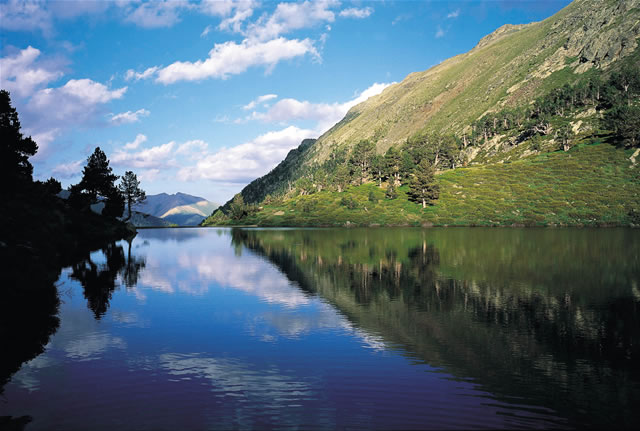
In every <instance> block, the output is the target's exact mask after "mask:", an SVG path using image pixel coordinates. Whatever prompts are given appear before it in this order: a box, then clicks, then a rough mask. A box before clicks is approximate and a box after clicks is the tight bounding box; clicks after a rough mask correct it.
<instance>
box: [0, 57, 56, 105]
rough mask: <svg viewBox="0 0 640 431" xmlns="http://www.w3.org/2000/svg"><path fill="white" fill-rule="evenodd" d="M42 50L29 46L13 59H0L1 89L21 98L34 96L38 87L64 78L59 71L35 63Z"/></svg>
mask: <svg viewBox="0 0 640 431" xmlns="http://www.w3.org/2000/svg"><path fill="white" fill-rule="evenodd" d="M39 56H40V50H39V49H36V48H33V47H32V46H28V47H27V48H25V49H23V50H21V51H20V52H19V53H17V54H16V55H15V56H13V57H9V56H7V57H3V58H0V87H2V88H4V89H6V90H9V91H10V92H11V93H14V94H17V95H18V96H20V97H27V96H30V95H31V94H33V92H34V90H35V89H36V88H37V87H40V86H43V85H46V84H47V83H49V82H51V81H54V80H56V79H58V78H59V77H61V76H62V72H61V71H59V70H49V69H47V68H44V67H41V66H36V65H35V64H34V63H35V62H36V59H37V58H38V57H39Z"/></svg>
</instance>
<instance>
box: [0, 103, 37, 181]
mask: <svg viewBox="0 0 640 431" xmlns="http://www.w3.org/2000/svg"><path fill="white" fill-rule="evenodd" d="M37 151H38V145H36V143H35V142H34V141H33V139H31V137H27V138H25V137H24V136H23V135H22V133H21V132H20V121H19V120H18V112H17V111H16V109H15V108H14V107H13V106H11V97H10V96H9V92H8V91H5V90H0V181H2V189H3V190H5V191H7V192H10V193H11V192H15V190H14V188H15V187H21V186H26V185H28V184H31V183H32V174H33V166H31V163H29V157H30V156H33V155H34V154H35V153H36V152H37Z"/></svg>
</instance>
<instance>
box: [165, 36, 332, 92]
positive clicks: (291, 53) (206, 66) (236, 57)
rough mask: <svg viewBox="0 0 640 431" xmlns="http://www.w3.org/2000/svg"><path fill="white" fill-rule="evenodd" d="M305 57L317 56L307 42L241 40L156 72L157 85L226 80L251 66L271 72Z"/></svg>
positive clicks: (214, 48)
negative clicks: (278, 65) (280, 65)
mask: <svg viewBox="0 0 640 431" xmlns="http://www.w3.org/2000/svg"><path fill="white" fill-rule="evenodd" d="M305 54H311V55H313V56H315V57H319V54H318V52H317V51H316V49H315V48H314V46H313V43H312V42H311V41H310V40H309V39H304V40H298V39H293V40H289V39H285V38H278V39H273V40H270V41H268V42H256V41H249V40H246V39H245V40H243V41H242V42H241V43H239V44H238V43H235V42H232V41H228V42H224V43H221V44H216V45H215V46H214V47H213V49H212V50H211V51H209V58H207V59H206V60H204V61H202V60H198V61H196V62H193V63H192V62H189V61H186V62H181V61H178V62H175V63H173V64H171V65H169V66H167V67H165V68H163V69H160V70H159V71H158V76H157V78H156V81H157V82H161V83H163V84H172V83H174V82H177V81H198V80H202V79H206V78H220V79H226V78H228V77H229V75H235V74H239V73H242V72H244V71H246V70H247V69H248V68H250V67H252V66H266V67H267V71H269V70H271V69H273V68H274V67H275V66H276V64H278V63H279V62H280V61H283V60H288V59H292V58H295V57H298V56H302V55H305Z"/></svg>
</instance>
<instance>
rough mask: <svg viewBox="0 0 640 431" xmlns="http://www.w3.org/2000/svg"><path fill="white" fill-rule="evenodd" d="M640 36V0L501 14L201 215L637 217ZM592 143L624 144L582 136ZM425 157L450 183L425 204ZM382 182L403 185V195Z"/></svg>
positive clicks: (452, 220)
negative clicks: (462, 47) (531, 16)
mask: <svg viewBox="0 0 640 431" xmlns="http://www.w3.org/2000/svg"><path fill="white" fill-rule="evenodd" d="M639 40H640V0H622V1H595V0H576V1H574V2H573V3H571V4H570V5H569V6H567V7H566V8H565V9H563V10H561V11H560V12H558V13H557V14H556V15H554V16H552V17H550V18H548V19H546V20H544V21H541V22H539V23H531V24H527V25H519V26H513V25H505V26H503V27H501V28H499V29H498V30H496V31H495V32H494V33H492V34H490V35H488V36H486V37H485V38H483V39H482V40H481V41H480V42H479V43H478V44H477V46H476V47H475V48H474V49H472V50H471V51H469V52H468V53H465V54H461V55H458V56H456V57H453V58H451V59H449V60H446V61H444V62H443V63H441V64H439V65H437V66H435V67H433V68H431V69H429V70H427V71H424V72H417V73H412V74H410V75H409V76H407V78H406V79H404V80H403V81H402V82H400V83H398V84H395V85H393V86H390V87H388V88H387V89H385V90H384V91H383V92H382V93H381V94H379V95H377V96H374V97H372V98H370V99H368V100H367V101H365V102H363V103H361V104H359V105H357V106H355V107H353V108H352V109H351V110H350V111H349V112H348V113H347V115H346V116H345V118H344V119H342V120H341V121H340V122H339V123H338V124H336V125H335V126H334V127H333V128H331V129H330V130H329V131H327V132H326V133H325V134H324V135H322V136H321V137H320V138H318V139H317V140H315V141H314V140H307V141H304V142H303V143H302V144H301V145H300V147H299V148H298V149H296V150H293V151H291V153H290V154H289V155H288V156H287V158H286V159H285V160H284V161H283V162H282V163H280V164H279V165H278V166H277V167H276V168H274V169H273V170H272V171H271V172H270V173H269V174H267V175H265V176H264V177H262V178H259V179H257V180H255V181H253V182H252V183H251V184H249V185H248V186H247V187H245V189H243V190H242V192H241V197H242V200H243V201H244V202H240V200H239V197H238V198H237V199H238V201H237V205H236V207H238V205H240V204H244V205H245V207H243V208H241V210H240V211H235V212H233V211H231V209H232V205H231V201H229V202H227V203H226V204H225V205H224V206H223V207H222V210H221V211H218V212H217V213H214V214H212V216H211V217H209V218H207V219H206V220H205V221H204V222H203V225H212V224H229V223H236V224H238V223H240V224H252V223H258V224H265V225H315V224H323V225H342V224H345V223H346V222H347V221H349V222H350V223H356V224H363V225H369V224H410V225H412V224H422V223H433V224H440V225H441V224H462V225H471V224H477V225H494V224H500V225H504V224H513V223H515V224H532V225H545V224H571V225H575V224H578V225H582V224H587V225H590V224H608V223H613V224H629V223H631V222H632V221H633V220H635V217H636V216H635V214H636V213H635V212H634V211H637V209H638V201H637V193H636V192H637V189H636V187H637V171H638V168H637V167H635V166H636V165H635V163H633V162H631V161H630V160H629V157H631V155H632V154H633V153H634V151H635V150H634V149H635V148H637V147H638V146H640V45H639V43H638V41H639ZM596 142H607V143H609V144H613V145H615V146H616V148H611V147H606V148H605V146H589V145H587V146H588V148H587V147H585V144H592V143H596ZM576 147H577V148H576ZM572 148H573V149H572ZM630 148H631V149H630ZM558 149H562V150H564V152H565V153H564V154H560V153H557V151H558ZM570 149H571V150H570ZM635 157H636V158H638V155H637V154H636V156H635ZM634 160H635V158H634ZM625 164H626V165H625ZM630 164H631V165H632V168H628V167H625V166H628V165H630ZM418 166H422V168H417V167H418ZM429 167H430V168H429ZM461 167H462V168H461ZM426 169H433V170H435V171H437V172H439V175H438V179H437V184H438V185H439V186H440V191H441V193H440V199H439V200H438V201H437V203H436V204H435V206H432V207H430V208H427V209H425V210H422V209H421V208H419V207H418V206H417V205H415V204H413V203H410V202H408V201H407V199H408V198H409V196H408V192H409V188H410V186H411V184H414V185H415V184H416V182H417V180H418V177H420V176H421V174H423V173H424V172H425V170H426ZM594 174H595V175H594ZM469 181H471V182H469ZM366 183H370V184H366ZM376 183H383V184H391V185H393V186H394V187H399V189H398V193H399V196H398V199H397V201H393V200H392V201H388V202H387V201H385V200H384V195H385V193H384V190H382V189H381V188H380V187H376V185H375V184H376ZM472 185H473V187H472ZM370 195H371V196H370ZM414 195H415V193H414ZM369 198H371V199H369ZM413 198H415V196H413ZM376 201H377V202H376ZM367 202H368V203H367ZM562 203H564V206H563V204H562ZM259 208H264V209H263V210H261V211H259ZM270 209H273V211H271V212H272V214H269V213H268V211H267V210H270ZM243 214H244V215H245V216H244V218H243V217H242V215H243ZM276 214H278V215H276ZM630 214H631V215H630ZM228 217H231V218H233V219H234V220H233V221H230V220H227V218H228Z"/></svg>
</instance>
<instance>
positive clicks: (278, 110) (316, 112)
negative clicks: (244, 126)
mask: <svg viewBox="0 0 640 431" xmlns="http://www.w3.org/2000/svg"><path fill="white" fill-rule="evenodd" d="M391 84H393V83H375V84H373V85H371V86H370V87H369V88H367V89H366V90H364V91H363V92H362V93H360V94H359V95H358V96H357V97H355V98H353V99H352V100H349V101H347V102H344V103H312V102H308V101H299V100H296V99H291V98H288V99H282V100H279V101H278V102H277V103H276V104H274V105H273V106H271V107H270V108H269V109H268V110H267V111H266V112H264V113H260V112H253V113H252V114H251V115H250V116H249V117H248V118H246V119H245V120H249V119H258V120H262V121H266V122H275V123H286V122H289V121H292V120H313V121H316V122H317V124H318V126H317V128H316V129H317V130H318V132H320V133H322V132H324V131H325V130H327V129H328V128H329V127H331V126H333V125H334V124H335V123H337V122H338V121H340V120H341V119H342V118H343V117H344V116H345V114H346V113H347V111H349V109H351V108H352V107H353V106H355V105H357V104H358V103H361V102H364V101H365V100H367V99H368V98H369V97H372V96H375V95H377V94H380V93H381V92H382V91H383V90H384V89H385V88H387V87H388V86H389V85H391Z"/></svg>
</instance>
